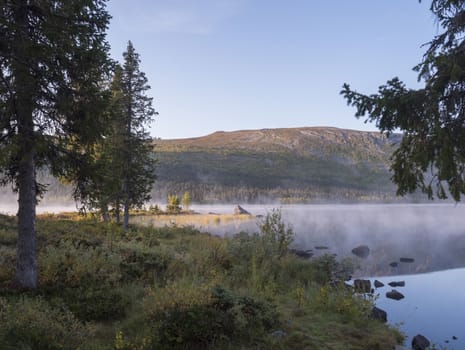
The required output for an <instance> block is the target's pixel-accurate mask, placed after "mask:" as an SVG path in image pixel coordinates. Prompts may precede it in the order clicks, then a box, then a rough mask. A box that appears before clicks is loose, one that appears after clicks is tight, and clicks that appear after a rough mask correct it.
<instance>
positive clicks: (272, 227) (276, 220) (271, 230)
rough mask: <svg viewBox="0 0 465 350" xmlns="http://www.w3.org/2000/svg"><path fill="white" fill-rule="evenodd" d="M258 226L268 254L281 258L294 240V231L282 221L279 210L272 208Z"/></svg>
mask: <svg viewBox="0 0 465 350" xmlns="http://www.w3.org/2000/svg"><path fill="white" fill-rule="evenodd" d="M259 228H260V233H261V235H262V238H263V243H264V245H265V249H267V250H268V252H267V253H268V254H271V255H272V257H275V256H276V257H278V258H281V257H283V256H284V255H285V254H287V253H288V250H289V246H290V244H291V243H292V241H293V240H294V231H293V230H292V228H291V227H290V226H287V225H286V224H285V223H284V222H283V220H282V216H281V210H279V209H273V210H272V211H271V212H270V213H267V214H266V216H265V218H264V219H263V222H261V223H260V225H259Z"/></svg>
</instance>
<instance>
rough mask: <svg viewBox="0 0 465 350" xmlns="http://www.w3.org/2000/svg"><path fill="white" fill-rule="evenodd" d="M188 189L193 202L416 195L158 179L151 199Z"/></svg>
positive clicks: (342, 199) (367, 199)
mask: <svg viewBox="0 0 465 350" xmlns="http://www.w3.org/2000/svg"><path fill="white" fill-rule="evenodd" d="M185 192H189V193H190V195H191V198H192V200H193V202H194V203H200V204H202V203H204V204H207V203H249V204H253V203H257V204H263V203H270V202H275V203H276V202H279V203H282V204H302V203H335V202H338V203H354V202H384V203H386V202H400V201H404V202H405V201H408V202H412V201H417V199H416V198H415V196H410V197H407V198H399V197H396V195H395V191H394V189H392V191H386V190H384V191H367V190H359V189H353V188H344V187H317V186H313V187H303V188H283V187H274V188H258V187H248V186H225V185H220V184H199V183H192V182H182V183H180V182H170V181H157V183H156V184H155V186H154V189H153V190H152V198H153V201H155V202H157V201H160V202H164V201H166V198H167V197H168V195H170V194H177V195H182V194H183V193H185Z"/></svg>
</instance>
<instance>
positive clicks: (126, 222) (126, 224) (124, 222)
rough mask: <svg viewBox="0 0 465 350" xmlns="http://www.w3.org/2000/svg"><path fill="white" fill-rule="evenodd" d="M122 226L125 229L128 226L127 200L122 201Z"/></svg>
mask: <svg viewBox="0 0 465 350" xmlns="http://www.w3.org/2000/svg"><path fill="white" fill-rule="evenodd" d="M123 227H124V229H125V230H127V229H128V227H129V201H126V202H125V203H124V217H123Z"/></svg>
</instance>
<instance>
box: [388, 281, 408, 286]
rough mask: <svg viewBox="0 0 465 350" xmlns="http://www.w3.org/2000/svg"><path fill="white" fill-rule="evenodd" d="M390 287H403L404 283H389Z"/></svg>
mask: <svg viewBox="0 0 465 350" xmlns="http://www.w3.org/2000/svg"><path fill="white" fill-rule="evenodd" d="M388 284H389V285H390V286H391V287H405V281H397V282H395V281H394V282H389V283H388Z"/></svg>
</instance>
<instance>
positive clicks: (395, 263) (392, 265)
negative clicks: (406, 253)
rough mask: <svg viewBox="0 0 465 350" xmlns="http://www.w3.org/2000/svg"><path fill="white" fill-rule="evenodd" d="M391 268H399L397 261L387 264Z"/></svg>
mask: <svg viewBox="0 0 465 350" xmlns="http://www.w3.org/2000/svg"><path fill="white" fill-rule="evenodd" d="M389 266H391V267H397V266H399V263H398V262H397V261H393V262H392V263H390V264H389Z"/></svg>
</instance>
